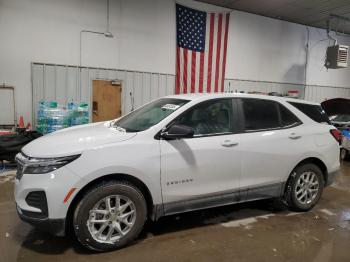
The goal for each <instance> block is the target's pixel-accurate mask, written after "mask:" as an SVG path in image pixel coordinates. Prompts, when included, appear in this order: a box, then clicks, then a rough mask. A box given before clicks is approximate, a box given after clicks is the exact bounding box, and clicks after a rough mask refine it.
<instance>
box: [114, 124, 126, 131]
mask: <svg viewBox="0 0 350 262" xmlns="http://www.w3.org/2000/svg"><path fill="white" fill-rule="evenodd" d="M114 127H115V129H116V130H118V131H119V132H126V129H125V128H123V127H121V126H117V125H114Z"/></svg>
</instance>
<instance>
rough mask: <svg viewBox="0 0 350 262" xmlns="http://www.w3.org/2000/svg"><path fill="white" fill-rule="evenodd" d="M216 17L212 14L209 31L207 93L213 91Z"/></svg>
mask: <svg viewBox="0 0 350 262" xmlns="http://www.w3.org/2000/svg"><path fill="white" fill-rule="evenodd" d="M214 17H215V14H214V13H211V14H210V31H209V52H208V79H207V92H208V93H210V90H211V73H212V71H211V69H212V58H213V38H214Z"/></svg>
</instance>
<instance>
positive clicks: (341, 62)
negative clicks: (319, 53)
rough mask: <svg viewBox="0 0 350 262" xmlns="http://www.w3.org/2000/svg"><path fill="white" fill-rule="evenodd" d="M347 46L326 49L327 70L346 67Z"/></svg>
mask: <svg viewBox="0 0 350 262" xmlns="http://www.w3.org/2000/svg"><path fill="white" fill-rule="evenodd" d="M348 54H349V46H346V45H335V46H329V47H328V48H327V55H326V64H325V66H326V67H327V68H328V69H329V68H330V69H338V68H346V67H348Z"/></svg>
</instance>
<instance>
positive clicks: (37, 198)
mask: <svg viewBox="0 0 350 262" xmlns="http://www.w3.org/2000/svg"><path fill="white" fill-rule="evenodd" d="M26 203H27V204H28V206H31V207H35V208H38V209H40V210H41V212H40V213H37V212H27V213H30V216H35V217H37V218H46V217H48V209H47V200H46V194H45V192H44V191H33V192H30V193H29V194H28V195H27V197H26Z"/></svg>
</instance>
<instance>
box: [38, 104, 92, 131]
mask: <svg viewBox="0 0 350 262" xmlns="http://www.w3.org/2000/svg"><path fill="white" fill-rule="evenodd" d="M87 123H89V106H88V104H87V103H79V104H78V103H74V102H73V101H71V102H69V103H68V104H67V105H59V104H58V103H57V102H56V101H50V102H48V101H41V102H39V105H38V117H37V125H36V130H37V131H38V132H40V133H42V134H48V133H51V132H54V131H57V130H60V129H63V128H66V127H70V126H75V125H82V124H87Z"/></svg>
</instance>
